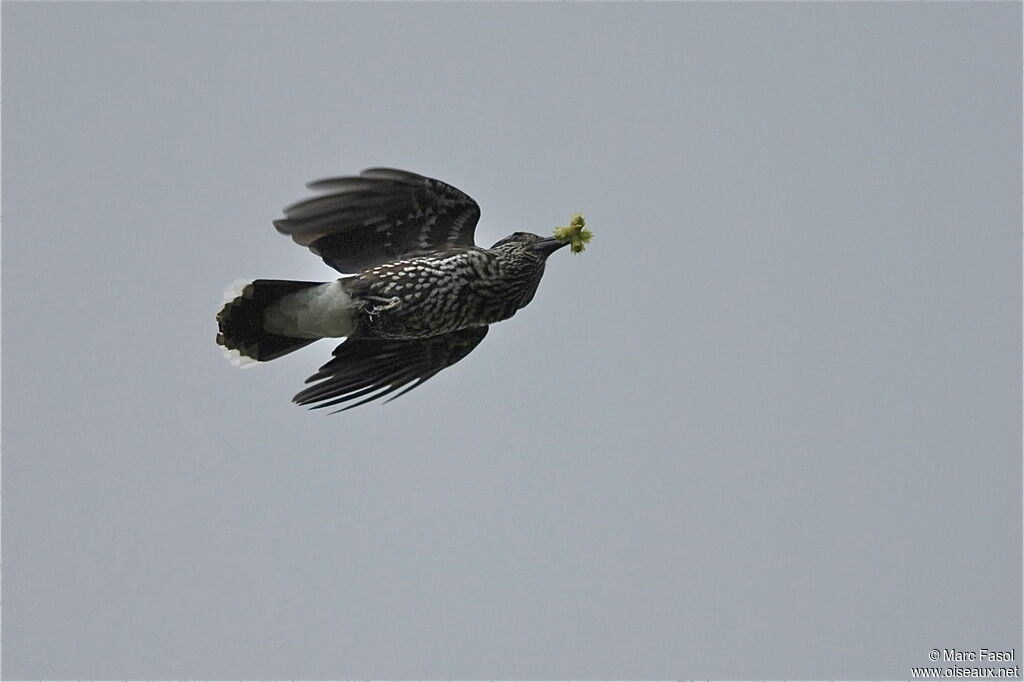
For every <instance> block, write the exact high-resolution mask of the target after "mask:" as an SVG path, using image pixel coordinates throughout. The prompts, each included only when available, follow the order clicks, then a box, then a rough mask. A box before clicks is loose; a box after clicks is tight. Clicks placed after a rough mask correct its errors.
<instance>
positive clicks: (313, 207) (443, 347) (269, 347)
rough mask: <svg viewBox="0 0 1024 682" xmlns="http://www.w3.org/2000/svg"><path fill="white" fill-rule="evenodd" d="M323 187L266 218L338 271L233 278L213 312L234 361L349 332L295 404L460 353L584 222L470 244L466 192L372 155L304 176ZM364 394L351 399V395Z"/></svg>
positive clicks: (412, 379)
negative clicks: (335, 274) (366, 166)
mask: <svg viewBox="0 0 1024 682" xmlns="http://www.w3.org/2000/svg"><path fill="white" fill-rule="evenodd" d="M308 187H309V188H310V189H312V190H324V193H322V194H320V195H318V196H315V197H312V198H310V199H306V200H305V201H301V202H299V203H297V204H294V205H292V206H290V207H288V208H287V209H285V211H284V214H285V217H284V218H283V219H282V220H278V221H275V223H274V225H275V227H277V230H278V231H279V232H281V233H282V234H286V235H289V236H290V237H291V238H292V239H293V240H294V241H295V242H296V243H298V244H301V245H302V246H306V247H308V248H309V249H310V250H311V251H312V252H313V253H315V254H316V255H318V256H320V257H321V258H323V260H324V262H325V263H327V264H328V265H329V266H331V267H332V268H334V269H336V270H338V271H339V272H342V273H356V274H350V275H349V276H346V277H342V278H341V279H338V280H335V281H333V282H327V283H320V282H294V281H285V280H267V279H258V280H255V281H252V282H238V283H237V284H236V285H235V286H234V287H233V288H232V290H231V292H230V293H229V294H228V296H227V298H228V301H227V302H226V303H225V304H224V306H223V308H221V310H220V312H219V313H218V314H217V323H218V326H219V333H218V334H217V343H218V344H220V345H221V346H222V347H223V348H224V351H225V354H226V355H228V357H229V358H231V359H232V360H233V361H234V362H235V363H236V364H239V365H246V364H252V363H253V362H265V361H267V360H273V359H275V358H279V357H281V356H282V355H286V354H288V353H290V352H292V351H294V350H297V349H299V348H302V347H303V346H306V345H308V344H310V343H312V342H313V341H316V340H318V339H322V338H337V337H347V338H346V340H345V341H344V342H343V343H341V344H340V345H339V346H338V347H337V348H335V350H334V357H333V358H332V359H331V360H330V361H329V362H328V363H327V364H325V365H324V366H323V367H321V368H320V371H318V372H317V373H316V374H314V375H313V376H311V377H310V378H309V379H307V380H306V383H307V384H309V383H311V384H313V385H312V386H309V387H308V388H306V389H305V390H303V391H301V392H300V393H299V394H298V395H296V396H295V398H294V401H295V402H296V403H298V404H300V405H313V406H314V407H317V408H319V407H327V406H333V405H339V404H342V403H346V402H349V401H353V400H358V402H354V403H350V404H349V405H347V406H346V407H344V408H342V409H350V408H352V407H356V406H357V405H362V404H363V403H366V402H369V401H371V400H374V399H376V398H381V397H383V396H386V395H389V394H391V393H394V392H395V391H400V392H399V393H398V394H396V395H394V396H392V397H391V398H389V400H393V399H394V398H397V397H398V396H400V395H402V394H404V393H406V392H408V391H410V390H412V389H413V388H415V387H417V386H419V385H420V384H422V383H423V382H424V381H426V380H427V379H429V378H431V377H432V376H434V375H435V374H437V373H438V372H440V371H441V370H443V369H445V368H446V367H450V366H451V365H453V364H455V363H456V362H458V361H459V360H461V359H462V358H464V357H466V355H468V354H469V353H470V352H471V351H472V350H473V349H474V348H475V347H476V346H477V344H479V343H480V341H482V340H483V338H484V336H486V334H487V329H488V325H491V324H493V323H495V322H500V321H501V320H507V319H508V318H510V317H512V316H513V315H515V314H516V311H517V310H519V309H520V308H522V307H524V306H526V305H527V304H528V303H529V302H530V301H531V300H532V299H533V295H534V293H536V291H537V285H538V284H539V283H540V279H541V276H542V275H543V274H544V263H545V261H546V260H547V258H548V256H550V255H551V254H552V253H554V252H555V251H557V250H558V249H560V248H562V247H563V246H565V245H566V244H569V243H570V242H571V243H572V244H573V251H580V250H582V248H583V244H584V243H585V242H586V241H588V240H589V238H590V234H589V232H588V231H586V230H583V229H582V227H583V219H582V216H576V217H574V219H573V227H571V228H559V230H556V235H557V236H556V237H549V238H544V237H540V236H538V235H535V234H531V233H529V232H516V233H514V234H512V235H509V236H508V237H505V238H504V239H501V240H499V241H498V242H497V243H496V244H494V245H493V246H492V247H491V248H489V249H483V248H480V247H478V246H476V245H475V244H474V242H473V231H474V230H475V229H476V223H477V220H478V219H479V218H480V207H479V206H478V205H477V203H476V202H475V201H474V200H473V199H472V198H470V197H469V196H467V195H466V194H464V193H463V192H461V191H459V190H458V189H456V188H455V187H452V186H451V185H448V184H445V183H444V182H441V181H439V180H434V179H432V178H427V177H423V176H421V175H416V174H415V173H409V172H406V171H400V170H394V169H388V168H373V169H370V170H366V171H363V172H362V173H360V174H359V176H358V177H339V178H330V179H326V180H319V181H317V182H313V183H310V184H309V185H308ZM360 399H361V400H360Z"/></svg>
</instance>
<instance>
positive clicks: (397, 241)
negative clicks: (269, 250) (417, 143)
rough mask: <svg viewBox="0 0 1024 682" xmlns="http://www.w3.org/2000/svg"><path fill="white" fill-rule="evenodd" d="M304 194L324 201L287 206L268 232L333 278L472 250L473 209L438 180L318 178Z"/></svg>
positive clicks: (376, 171) (367, 174) (378, 172)
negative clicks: (308, 255)
mask: <svg viewBox="0 0 1024 682" xmlns="http://www.w3.org/2000/svg"><path fill="white" fill-rule="evenodd" d="M308 187H309V188H310V189H313V190H324V191H327V192H328V193H327V194H321V195H319V196H315V197H311V198H309V199H306V200H304V201H300V202H298V203H296V204H292V205H291V206H289V207H288V208H286V209H285V212H284V213H285V217H284V218H283V219H281V220H277V221H275V222H274V226H275V227H276V228H277V230H278V231H279V232H281V233H282V234H286V235H288V236H290V237H291V238H292V239H293V240H294V241H295V242H296V243H297V244H300V245H302V246H306V247H309V249H310V250H311V251H313V253H315V254H317V255H318V256H320V257H321V258H323V259H324V262H325V263H327V264H328V265H330V266H331V267H332V268H334V269H336V270H338V271H340V272H343V273H356V272H360V271H363V270H366V269H367V268H371V267H373V266H375V265H380V264H382V263H387V262H391V261H394V260H398V259H400V258H402V257H404V256H409V255H412V254H417V253H423V252H428V251H439V250H442V249H446V248H451V247H453V246H473V245H474V236H473V235H474V232H475V230H476V224H477V221H478V220H479V219H480V207H479V206H478V205H477V203H476V202H475V201H474V200H473V199H472V198H471V197H469V196H468V195H467V194H465V193H464V192H462V191H461V190H459V189H456V188H455V187H452V186H451V185H449V184H446V183H444V182H441V181H440V180H434V179H432V178H426V177H423V176H422V175H417V174H415V173H408V172H406V171H400V170H395V169H392V168H370V169H367V170H365V171H363V172H362V173H361V174H360V175H359V176H358V177H338V178H325V179H323V180H317V181H315V182H311V183H309V185H308Z"/></svg>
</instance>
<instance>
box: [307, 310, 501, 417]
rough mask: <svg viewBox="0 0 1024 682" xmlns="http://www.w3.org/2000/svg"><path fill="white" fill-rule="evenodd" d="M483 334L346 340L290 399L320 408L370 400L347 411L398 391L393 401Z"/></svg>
mask: <svg viewBox="0 0 1024 682" xmlns="http://www.w3.org/2000/svg"><path fill="white" fill-rule="evenodd" d="M486 335H487V327H470V328H468V329H460V330H458V331H454V332H450V333H448V334H441V335H438V336H431V337H428V338H424V339H403V340H375V339H360V338H349V339H347V340H346V341H344V342H343V343H342V344H340V345H339V346H338V347H337V348H335V349H334V357H333V358H332V359H331V360H330V362H328V363H327V364H325V365H324V366H323V367H321V368H320V371H318V372H317V373H316V374H314V375H313V376H311V377H309V379H307V380H306V383H313V382H317V383H314V384H313V385H312V386H310V387H309V388H307V389H305V390H303V391H301V392H300V393H299V394H298V395H296V396H295V398H294V401H295V402H296V403H298V404H299V405H312V406H313V407H314V409H318V408H321V407H333V406H335V405H340V404H342V403H345V402H348V401H351V400H356V399H358V398H364V396H369V397H365V398H364V399H363V400H360V401H359V402H357V403H354V404H351V405H347V406H345V407H343V408H342V410H348V409H351V408H353V407H356V406H358V405H362V404H364V403H367V402H370V401H371V400H377V399H378V398H383V397H384V396H386V395H389V394H391V393H393V392H395V391H400V392H399V393H398V394H397V395H395V396H392V397H391V398H390V400H394V399H395V398H397V397H399V396H401V395H403V394H405V393H407V392H409V391H411V390H412V389H414V388H416V387H417V386H419V385H420V384H422V383H423V382H425V381H426V380H427V379H430V378H431V377H432V376H434V375H435V374H437V373H438V372H440V371H441V370H443V369H445V368H446V367H451V366H452V365H454V364H455V363H456V362H458V361H459V360H461V359H462V358H464V357H466V356H467V355H469V353H470V352H471V351H472V350H473V349H474V348H476V346H477V344H479V343H480V342H481V341H482V340H483V338H484V336H486ZM410 384H411V385H410ZM401 389H404V390H401ZM339 411H341V410H339Z"/></svg>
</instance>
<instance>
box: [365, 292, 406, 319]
mask: <svg viewBox="0 0 1024 682" xmlns="http://www.w3.org/2000/svg"><path fill="white" fill-rule="evenodd" d="M363 300H364V301H367V302H369V303H377V304H379V305H371V306H367V307H366V314H367V315H369V316H371V317H373V316H374V315H379V314H380V313H384V312H387V311H389V310H394V309H395V308H397V307H398V306H399V305H400V304H401V303H402V299H400V298H399V297H397V296H392V297H391V298H384V297H383V296H367V297H366V298H365V299H363Z"/></svg>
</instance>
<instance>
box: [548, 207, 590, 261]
mask: <svg viewBox="0 0 1024 682" xmlns="http://www.w3.org/2000/svg"><path fill="white" fill-rule="evenodd" d="M584 224H585V222H584V220H583V214H582V213H573V214H572V218H570V219H569V224H568V225H567V226H566V227H556V228H555V239H558V240H559V241H563V242H570V244H571V246H570V247H569V248H570V249H571V250H572V252H573V253H579V252H580V251H583V250H584V249H585V248H587V243H588V242H589V241H590V240H591V239H592V238H593V236H594V233H593V232H591V231H590V230H588V229H586V228H584V227H583V226H584Z"/></svg>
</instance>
